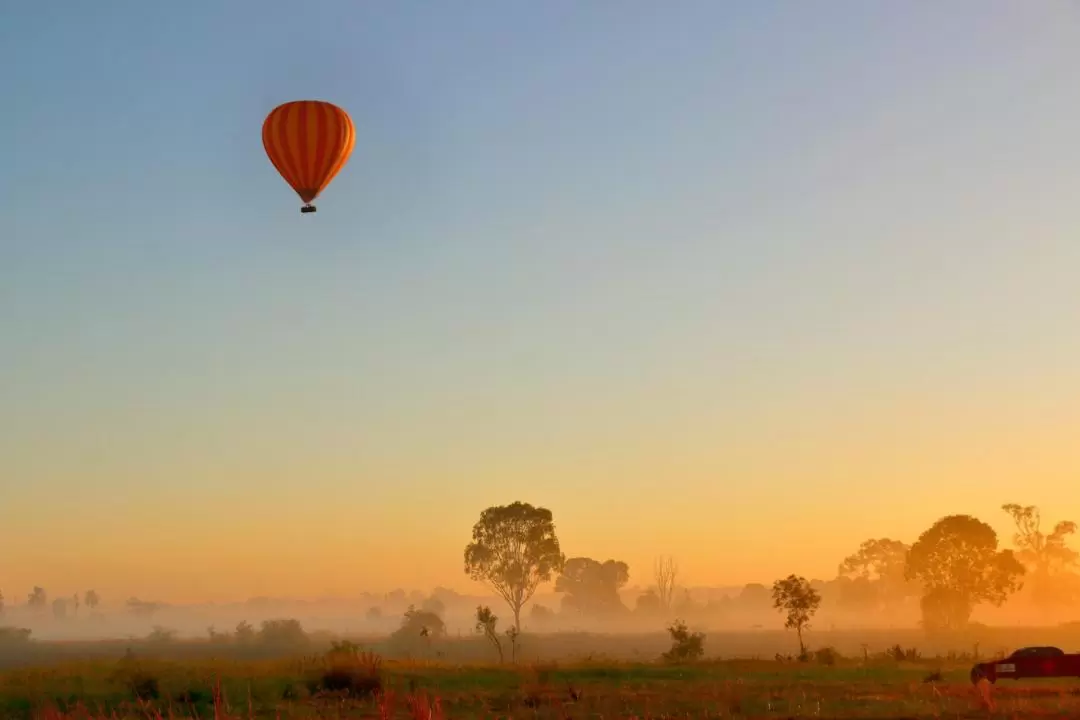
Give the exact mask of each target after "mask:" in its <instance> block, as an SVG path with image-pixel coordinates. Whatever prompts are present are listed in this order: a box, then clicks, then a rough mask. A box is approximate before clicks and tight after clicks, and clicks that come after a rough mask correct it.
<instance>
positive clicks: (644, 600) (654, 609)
mask: <svg viewBox="0 0 1080 720" xmlns="http://www.w3.org/2000/svg"><path fill="white" fill-rule="evenodd" d="M663 609H664V605H663V603H662V602H661V601H660V596H659V595H658V594H657V593H656V590H655V589H654V588H649V589H648V590H646V591H645V592H644V593H642V594H641V595H638V598H637V600H636V601H635V602H634V611H635V612H639V613H641V614H643V615H659V614H660V612H661V611H662V610H663Z"/></svg>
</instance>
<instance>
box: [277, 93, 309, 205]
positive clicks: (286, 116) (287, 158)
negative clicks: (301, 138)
mask: <svg viewBox="0 0 1080 720" xmlns="http://www.w3.org/2000/svg"><path fill="white" fill-rule="evenodd" d="M293 107H294V104H293V103H288V104H286V105H282V106H281V109H280V111H279V112H278V117H277V132H276V137H277V145H278V147H277V151H278V153H280V156H281V162H282V164H283V165H284V166H285V180H286V181H287V182H288V183H289V185H291V186H292V189H293V190H295V191H296V192H297V193H299V192H300V187H299V186H298V185H297V184H296V163H294V162H293V154H292V151H291V150H290V147H289V120H290V119H291V118H292V109H293ZM301 199H303V196H301Z"/></svg>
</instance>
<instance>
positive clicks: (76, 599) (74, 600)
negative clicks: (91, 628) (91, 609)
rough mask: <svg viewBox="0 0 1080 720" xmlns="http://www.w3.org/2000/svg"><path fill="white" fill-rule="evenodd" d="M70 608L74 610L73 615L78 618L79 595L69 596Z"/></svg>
mask: <svg viewBox="0 0 1080 720" xmlns="http://www.w3.org/2000/svg"><path fill="white" fill-rule="evenodd" d="M71 606H72V607H73V608H74V612H73V614H74V615H75V616H76V617H78V615H79V593H74V594H73V595H72V596H71Z"/></svg>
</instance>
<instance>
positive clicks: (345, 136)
mask: <svg viewBox="0 0 1080 720" xmlns="http://www.w3.org/2000/svg"><path fill="white" fill-rule="evenodd" d="M339 120H340V122H341V125H340V129H339V135H338V137H339V146H338V147H339V148H340V149H339V150H338V154H337V158H336V159H335V160H334V164H333V165H332V166H331V167H330V169H329V171H328V172H327V173H326V178H325V180H323V186H324V187H325V186H326V185H329V184H330V181H331V180H333V179H334V177H335V176H336V175H337V174H338V173H339V172H341V168H343V167H345V163H346V162H347V161H348V160H349V154H350V153H351V152H352V148H353V143H354V141H355V131H354V130H353V124H352V120H350V119H349V117H348V116H347V115H345V116H344V117H341V118H339Z"/></svg>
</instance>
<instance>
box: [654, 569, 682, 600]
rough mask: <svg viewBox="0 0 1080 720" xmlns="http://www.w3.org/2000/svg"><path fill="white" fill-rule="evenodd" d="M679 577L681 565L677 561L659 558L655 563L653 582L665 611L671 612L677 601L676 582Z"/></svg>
mask: <svg viewBox="0 0 1080 720" xmlns="http://www.w3.org/2000/svg"><path fill="white" fill-rule="evenodd" d="M678 577H679V565H678V563H676V562H675V559H674V558H673V557H671V556H670V555H668V556H667V557H658V558H656V561H655V562H654V563H653V580H654V581H655V582H656V595H657V597H658V598H659V600H660V607H661V609H663V610H665V611H666V610H670V609H671V603H672V601H673V600H674V599H675V580H676V579H677V578H678Z"/></svg>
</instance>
